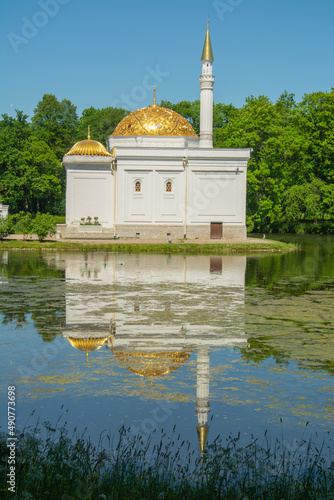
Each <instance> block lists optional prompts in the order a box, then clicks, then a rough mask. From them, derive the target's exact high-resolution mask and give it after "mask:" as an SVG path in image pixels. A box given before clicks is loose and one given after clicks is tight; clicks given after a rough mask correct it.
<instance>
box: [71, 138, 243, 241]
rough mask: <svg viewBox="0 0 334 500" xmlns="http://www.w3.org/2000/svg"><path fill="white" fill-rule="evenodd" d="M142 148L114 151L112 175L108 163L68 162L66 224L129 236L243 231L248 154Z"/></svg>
mask: <svg viewBox="0 0 334 500" xmlns="http://www.w3.org/2000/svg"><path fill="white" fill-rule="evenodd" d="M154 140H155V138H154ZM172 141H174V139H173V138H172ZM147 144H149V142H148V138H146V141H145V145H143V146H133V145H132V146H117V147H115V159H116V162H117V168H116V169H112V163H111V159H110V158H107V157H106V158H102V159H101V158H98V157H88V158H87V157H67V158H66V159H65V161H64V165H65V167H66V172H67V190H66V223H67V224H68V225H73V224H74V225H75V224H77V225H78V224H79V223H80V219H81V217H85V218H86V217H88V216H90V217H92V218H93V217H95V216H97V217H98V218H99V222H100V223H101V224H102V226H103V227H104V228H108V229H110V230H111V229H115V228H116V226H119V227H121V228H122V231H123V232H124V228H126V227H128V228H133V235H135V234H137V232H136V231H137V229H135V228H139V229H138V231H139V233H140V227H142V228H143V227H144V226H145V227H146V228H148V227H149V226H152V227H153V226H154V227H155V226H156V227H158V226H159V227H163V226H166V227H167V226H171V227H172V226H175V227H176V226H179V227H180V234H182V236H183V234H186V233H187V227H189V228H191V227H194V228H196V227H199V226H203V227H206V228H208V227H209V226H210V223H211V222H221V223H222V224H223V225H226V226H228V225H230V226H231V227H232V226H233V227H237V226H240V227H245V223H246V220H245V219H246V175H247V162H248V159H249V156H250V150H249V149H213V148H198V147H196V148H187V147H172V146H170V147H167V144H168V141H167V143H164V147H161V146H160V147H147ZM154 144H155V146H156V143H155V142H154ZM171 144H173V142H172V143H171ZM168 181H169V182H171V184H172V191H171V192H167V191H166V182H168ZM136 182H140V191H136V188H135V186H136ZM114 184H115V185H114ZM114 194H116V199H115V200H114ZM114 212H115V213H114ZM206 231H207V232H208V231H209V230H208V229H206ZM116 232H118V231H116ZM130 232H131V231H130ZM144 233H145V231H144V232H143V234H144ZM131 234H132V233H131ZM152 234H153V233H152ZM166 234H168V233H166ZM203 234H204V233H203ZM205 234H206V233H205ZM208 234H209V233H208ZM124 235H126V234H124ZM129 235H130V233H129ZM192 237H194V235H193V236H192ZM201 237H203V236H202V235H201Z"/></svg>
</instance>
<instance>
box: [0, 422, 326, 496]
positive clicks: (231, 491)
mask: <svg viewBox="0 0 334 500" xmlns="http://www.w3.org/2000/svg"><path fill="white" fill-rule="evenodd" d="M59 420H60V419H59ZM59 420H58V422H57V424H56V425H55V427H52V426H51V424H50V423H44V429H43V431H44V434H45V431H46V435H45V437H44V438H41V437H40V436H41V434H40V430H39V429H38V423H37V425H36V426H35V427H34V428H27V429H25V430H24V431H23V432H22V433H21V434H20V435H19V436H18V440H17V442H16V465H15V467H16V495H14V494H12V497H11V498H15V499H20V500H28V499H30V500H32V499H36V500H44V499H45V500H49V499H51V500H52V499H57V500H58V499H62V500H73V499H87V500H89V499H91V500H93V499H99V500H102V499H108V500H116V499H117V500H127V499H129V500H144V499H147V500H150V499H152V500H159V499H160V500H163V499H164V500H169V499H190V500H191V499H194V500H195V499H196V500H197V499H199V500H201V499H203V500H215V499H231V500H239V499H240V500H241V499H249V500H253V499H254V500H255V499H256V500H267V499H273V500H275V499H277V500H278V499H279V500H282V499H285V500H289V499H300V500H308V499H309V500H314V499H319V500H320V499H330V498H332V499H333V498H334V467H333V463H332V462H331V457H330V456H327V457H326V458H325V456H324V451H325V448H324V446H323V447H322V448H320V449H318V448H317V447H316V445H315V444H313V443H312V442H311V441H305V440H303V439H302V440H301V442H300V443H299V444H298V445H296V446H295V447H294V449H293V450H291V449H287V447H286V446H285V445H284V441H283V440H282V441H280V440H278V439H276V440H275V441H274V442H273V443H271V441H270V439H269V437H268V434H267V432H265V434H264V436H263V437H262V442H261V444H260V441H259V439H255V438H254V437H252V439H251V442H250V443H249V444H248V445H247V446H245V445H242V444H241V440H240V436H237V437H232V436H228V437H227V438H226V439H224V440H223V439H220V438H219V437H218V438H216V439H215V441H214V442H213V443H212V444H211V445H208V446H207V450H206V452H205V454H204V457H203V458H201V457H200V455H199V451H198V450H197V449H193V448H192V447H191V445H190V443H188V442H185V441H184V440H183V439H182V437H181V436H180V434H179V435H177V432H176V431H175V427H174V429H173V432H172V435H170V436H167V435H166V434H165V433H164V432H163V431H161V433H160V432H159V431H157V432H156V433H153V434H152V435H151V436H149V437H145V438H144V437H143V436H140V435H135V436H133V435H132V434H131V433H130V432H129V430H126V429H125V428H124V427H122V428H121V429H120V430H119V434H118V436H116V437H115V438H114V439H111V438H109V437H107V438H105V439H104V441H105V443H104V444H106V445H107V447H108V451H106V450H105V449H104V447H103V445H102V441H101V440H100V442H99V444H98V445H97V446H94V445H93V444H92V443H91V442H90V440H89V439H88V438H85V436H84V435H79V436H78V435H77V434H76V432H74V435H73V436H72V437H71V438H70V437H69V435H68V431H67V429H66V423H65V424H64V425H63V426H61V427H60V424H59ZM0 449H1V467H0V468H1V472H2V483H1V485H0V487H1V490H0V491H1V498H5V497H6V498H9V492H7V491H6V490H7V485H6V474H7V472H8V466H7V460H8V453H9V452H8V448H7V446H6V436H5V435H4V434H1V435H0ZM6 494H7V495H6Z"/></svg>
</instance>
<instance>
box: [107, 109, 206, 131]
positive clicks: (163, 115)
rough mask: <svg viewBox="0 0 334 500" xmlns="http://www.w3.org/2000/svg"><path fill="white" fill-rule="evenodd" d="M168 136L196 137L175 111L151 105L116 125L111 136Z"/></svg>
mask: <svg viewBox="0 0 334 500" xmlns="http://www.w3.org/2000/svg"><path fill="white" fill-rule="evenodd" d="M124 135H168V136H186V137H197V135H196V134H195V131H194V129H193V128H192V126H191V125H190V123H189V122H188V121H187V120H186V119H185V118H183V116H181V115H180V114H179V113H176V111H172V110H171V109H167V108H162V107H161V106H157V105H156V104H153V105H152V106H148V107H146V108H141V109H137V111H133V112H132V113H130V114H129V115H128V116H126V117H125V118H123V120H122V121H121V122H120V123H119V124H118V125H117V127H116V128H115V130H114V132H113V133H112V136H124Z"/></svg>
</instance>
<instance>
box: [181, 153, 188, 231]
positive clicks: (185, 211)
mask: <svg viewBox="0 0 334 500" xmlns="http://www.w3.org/2000/svg"><path fill="white" fill-rule="evenodd" d="M182 165H183V168H184V171H185V181H184V229H183V238H184V239H185V238H186V237H187V217H188V158H186V157H184V158H182Z"/></svg>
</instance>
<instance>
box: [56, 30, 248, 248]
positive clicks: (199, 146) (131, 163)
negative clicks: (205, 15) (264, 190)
mask: <svg viewBox="0 0 334 500" xmlns="http://www.w3.org/2000/svg"><path fill="white" fill-rule="evenodd" d="M213 60H214V58H213V52H212V46H211V41H210V34H209V26H208V27H207V32H206V37H205V42H204V47H203V52H202V57H201V62H202V75H201V76H200V88H201V90H200V92H201V97H200V136H199V137H198V136H197V135H196V133H195V131H194V130H193V128H192V127H191V125H190V123H189V122H188V121H187V120H186V119H185V118H183V117H182V116H181V115H179V114H178V113H176V112H175V111H172V110H170V109H166V108H163V107H161V106H158V105H156V103H155V96H154V102H153V105H151V106H148V107H146V108H142V109H139V110H137V111H134V112H132V113H130V114H129V115H128V116H126V117H125V118H124V119H123V120H122V121H121V122H120V123H119V124H118V126H117V127H116V129H115V130H114V132H113V134H112V135H111V136H109V137H108V139H107V147H106V148H105V147H104V146H103V145H102V144H100V143H99V142H97V141H94V140H92V139H91V138H90V136H89V135H88V139H87V140H84V141H80V142H78V143H77V144H75V145H74V146H73V147H72V148H71V150H70V151H69V152H68V153H67V154H66V155H65V156H64V158H63V165H64V166H65V168H66V182H67V186H66V228H64V230H63V232H62V233H61V235H62V236H63V237H68V238H70V237H75V236H78V233H80V234H81V237H84V236H85V234H86V235H87V236H88V233H91V232H94V233H96V232H100V233H102V235H104V237H107V236H109V237H110V236H111V237H116V236H119V237H137V238H138V237H139V238H169V237H174V238H189V239H192V238H206V239H208V238H218V239H220V238H231V237H234V238H246V176H247V162H248V160H249V158H250V149H248V148H247V149H221V148H219V149H218V148H213V145H212V133H213V84H214V76H213V74H212V63H213ZM87 217H91V218H92V220H93V219H94V217H98V221H99V223H100V225H92V226H87V225H82V224H80V222H81V221H82V220H83V218H85V219H86V218H87Z"/></svg>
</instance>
